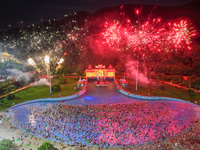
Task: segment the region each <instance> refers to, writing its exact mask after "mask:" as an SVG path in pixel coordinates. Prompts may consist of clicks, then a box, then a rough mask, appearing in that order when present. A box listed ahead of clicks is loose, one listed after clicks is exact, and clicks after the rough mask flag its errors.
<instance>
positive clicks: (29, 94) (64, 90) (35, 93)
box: [0, 78, 79, 110]
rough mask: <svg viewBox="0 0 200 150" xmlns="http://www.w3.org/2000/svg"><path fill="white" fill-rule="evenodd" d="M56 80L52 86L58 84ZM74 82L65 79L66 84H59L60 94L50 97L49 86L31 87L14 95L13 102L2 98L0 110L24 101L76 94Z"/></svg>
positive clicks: (53, 94)
mask: <svg viewBox="0 0 200 150" xmlns="http://www.w3.org/2000/svg"><path fill="white" fill-rule="evenodd" d="M58 81H59V80H58V79H52V86H53V85H55V84H58ZM75 85H76V80H75V79H73V78H66V84H61V85H60V88H61V91H60V92H56V93H52V95H50V88H49V86H32V87H29V88H27V89H24V90H22V91H19V92H17V93H15V98H14V100H7V99H6V98H3V101H4V102H3V103H0V110H5V109H7V108H9V107H11V106H13V103H14V104H19V103H22V102H25V101H29V100H34V99H39V98H53V97H64V96H69V95H73V94H76V93H77V92H78V91H79V90H76V89H74V86H75Z"/></svg>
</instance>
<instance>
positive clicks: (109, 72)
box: [85, 64, 116, 80]
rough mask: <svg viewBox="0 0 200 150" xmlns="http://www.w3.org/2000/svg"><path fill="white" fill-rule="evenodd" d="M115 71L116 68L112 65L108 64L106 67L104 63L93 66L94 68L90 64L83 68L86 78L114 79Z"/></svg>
mask: <svg viewBox="0 0 200 150" xmlns="http://www.w3.org/2000/svg"><path fill="white" fill-rule="evenodd" d="M115 72H116V70H115V69H114V68H113V67H112V65H109V67H108V68H106V67H105V65H101V64H100V65H98V66H95V68H92V66H91V65H89V67H88V68H87V69H86V70H85V73H86V78H87V79H92V80H95V79H108V80H110V79H114V78H115Z"/></svg>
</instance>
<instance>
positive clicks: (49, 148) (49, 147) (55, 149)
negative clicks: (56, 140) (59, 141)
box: [37, 142, 58, 150]
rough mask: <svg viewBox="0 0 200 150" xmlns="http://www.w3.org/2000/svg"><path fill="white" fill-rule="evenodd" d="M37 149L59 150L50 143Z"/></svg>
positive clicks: (45, 143)
mask: <svg viewBox="0 0 200 150" xmlns="http://www.w3.org/2000/svg"><path fill="white" fill-rule="evenodd" d="M37 149H38V150H58V149H57V148H55V147H54V146H53V144H51V143H49V142H44V143H42V145H40V147H38V148H37Z"/></svg>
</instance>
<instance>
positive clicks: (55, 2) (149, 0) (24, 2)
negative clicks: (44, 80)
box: [0, 0, 195, 30]
mask: <svg viewBox="0 0 200 150" xmlns="http://www.w3.org/2000/svg"><path fill="white" fill-rule="evenodd" d="M192 1H195V0H1V4H0V21H1V22H0V30H6V29H9V28H10V29H11V28H13V27H18V26H28V25H31V24H37V23H39V22H40V21H45V20H48V19H60V18H63V17H64V15H65V14H71V13H73V12H78V11H88V12H90V13H92V12H95V11H97V10H98V9H100V8H103V7H109V6H117V5H120V4H153V5H164V6H175V5H184V4H187V3H189V2H192ZM9 25H11V26H9Z"/></svg>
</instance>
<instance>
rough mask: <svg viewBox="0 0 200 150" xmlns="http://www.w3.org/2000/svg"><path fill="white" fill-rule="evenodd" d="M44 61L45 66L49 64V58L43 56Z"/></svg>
mask: <svg viewBox="0 0 200 150" xmlns="http://www.w3.org/2000/svg"><path fill="white" fill-rule="evenodd" d="M44 60H45V63H46V64H49V56H45V58H44Z"/></svg>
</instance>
